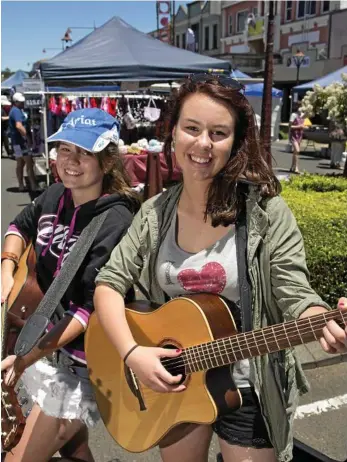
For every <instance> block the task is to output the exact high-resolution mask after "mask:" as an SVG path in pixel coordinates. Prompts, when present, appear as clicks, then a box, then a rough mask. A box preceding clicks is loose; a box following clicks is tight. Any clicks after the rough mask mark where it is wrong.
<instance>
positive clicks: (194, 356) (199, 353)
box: [161, 330, 311, 372]
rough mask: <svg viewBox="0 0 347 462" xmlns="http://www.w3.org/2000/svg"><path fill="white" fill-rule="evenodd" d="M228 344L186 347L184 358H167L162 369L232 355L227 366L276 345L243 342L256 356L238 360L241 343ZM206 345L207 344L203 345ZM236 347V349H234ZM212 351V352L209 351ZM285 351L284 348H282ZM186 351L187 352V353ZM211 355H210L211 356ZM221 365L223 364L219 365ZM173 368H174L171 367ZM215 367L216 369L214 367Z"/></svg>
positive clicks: (271, 342) (285, 338)
mask: <svg viewBox="0 0 347 462" xmlns="http://www.w3.org/2000/svg"><path fill="white" fill-rule="evenodd" d="M307 333H311V330H307V331H305V332H302V335H305V334H307ZM277 340H278V342H280V341H282V340H288V339H287V337H286V336H284V337H278V338H277ZM228 343H229V346H227V345H225V344H224V345H221V346H219V347H218V346H217V347H215V346H213V347H212V348H211V347H210V348H208V347H206V349H204V348H203V346H202V348H201V349H200V350H198V349H196V347H193V348H195V349H192V347H188V348H187V349H185V350H183V354H184V356H183V355H182V356H179V357H177V358H167V359H165V360H163V361H161V362H162V364H163V365H164V367H165V366H166V365H167V366H169V369H170V371H171V370H173V369H178V368H180V367H182V366H185V365H187V366H194V365H196V366H198V365H199V363H201V364H202V361H205V363H206V364H207V361H210V363H212V364H213V360H214V361H215V362H216V361H217V356H218V357H219V358H221V359H222V360H223V356H225V355H228V356H229V355H230V354H233V355H234V357H235V358H234V361H229V360H228V361H227V364H229V363H231V362H237V361H240V360H241V359H247V358H248V357H252V356H261V355H263V354H266V353H271V351H264V352H260V351H259V350H260V348H261V347H263V346H266V347H268V345H269V344H274V345H275V344H276V346H277V343H276V340H272V341H268V342H266V341H265V342H260V341H259V342H255V341H250V342H243V343H245V344H247V350H249V351H250V350H251V348H254V349H256V350H257V353H256V354H251V355H245V356H241V357H240V358H237V357H236V354H237V353H242V352H245V348H239V346H242V342H239V341H236V342H235V341H234V340H233V339H232V338H231V339H228ZM205 345H207V344H205ZM236 346H237V348H236ZM211 349H212V351H211ZM283 349H285V348H283ZM187 350H188V352H187ZM278 350H280V348H276V349H275V350H274V351H278ZM211 353H212V354H211ZM247 353H248V352H247ZM221 365H223V364H221ZM172 366H174V367H172ZM215 367H218V365H217V366H215ZM209 368H210V367H207V369H209ZM193 372H194V371H193Z"/></svg>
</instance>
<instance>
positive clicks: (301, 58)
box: [293, 50, 305, 85]
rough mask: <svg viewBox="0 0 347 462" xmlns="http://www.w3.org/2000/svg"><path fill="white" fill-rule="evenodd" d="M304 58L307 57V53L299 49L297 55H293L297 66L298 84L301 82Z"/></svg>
mask: <svg viewBox="0 0 347 462" xmlns="http://www.w3.org/2000/svg"><path fill="white" fill-rule="evenodd" d="M304 59H305V54H304V53H303V52H302V51H300V50H297V52H296V53H295V55H293V61H294V64H295V66H296V85H299V83H300V82H299V74H300V67H301V65H302V63H303V62H304Z"/></svg>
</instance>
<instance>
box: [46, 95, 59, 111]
mask: <svg viewBox="0 0 347 462" xmlns="http://www.w3.org/2000/svg"><path fill="white" fill-rule="evenodd" d="M48 108H49V110H50V111H51V112H53V114H58V113H59V106H58V105H57V102H56V100H55V96H51V97H50V99H49V103H48Z"/></svg>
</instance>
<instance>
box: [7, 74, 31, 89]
mask: <svg viewBox="0 0 347 462" xmlns="http://www.w3.org/2000/svg"><path fill="white" fill-rule="evenodd" d="M28 78H29V74H28V73H27V72H24V71H16V72H15V73H14V74H13V75H11V77H9V78H8V79H6V80H4V81H3V82H1V88H3V89H5V88H13V87H17V86H18V85H21V83H22V82H23V80H24V79H28Z"/></svg>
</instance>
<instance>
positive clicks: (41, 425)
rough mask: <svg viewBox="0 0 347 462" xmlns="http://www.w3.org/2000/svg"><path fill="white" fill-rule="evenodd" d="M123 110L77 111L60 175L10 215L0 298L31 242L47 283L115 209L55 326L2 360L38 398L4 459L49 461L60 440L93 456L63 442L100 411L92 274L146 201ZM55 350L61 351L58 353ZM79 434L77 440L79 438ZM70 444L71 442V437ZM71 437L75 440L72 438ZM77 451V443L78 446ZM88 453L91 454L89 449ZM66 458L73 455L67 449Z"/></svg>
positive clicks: (10, 375) (61, 145) (60, 149)
mask: <svg viewBox="0 0 347 462" xmlns="http://www.w3.org/2000/svg"><path fill="white" fill-rule="evenodd" d="M118 136H119V127H118V122H117V121H116V119H114V118H113V117H111V116H110V115H109V114H107V113H106V112H104V111H101V110H99V109H85V110H79V111H75V112H72V113H70V114H69V115H68V116H67V117H66V119H65V120H64V122H63V124H62V126H61V128H60V130H59V131H58V132H57V133H55V134H54V135H52V136H51V137H50V138H49V141H50V142H55V143H56V150H57V161H56V165H57V172H58V174H59V177H60V179H61V183H57V184H54V185H52V186H51V187H49V188H48V189H47V190H46V191H45V192H44V193H43V194H42V195H41V196H40V197H38V198H37V199H36V200H35V201H34V202H33V203H32V204H31V205H28V206H27V207H26V208H25V209H24V210H23V211H22V212H21V213H20V214H19V215H18V216H17V217H16V218H15V219H14V220H13V221H12V223H11V224H10V226H9V228H8V231H7V233H6V236H5V242H4V249H3V250H4V252H3V254H2V274H1V299H2V302H3V301H4V300H6V299H7V297H8V295H9V293H10V291H11V289H12V287H13V282H14V280H13V272H14V269H15V267H16V265H17V263H18V260H19V258H20V256H21V255H22V253H23V251H24V249H25V247H26V246H27V245H28V243H29V242H30V241H32V242H33V243H34V245H35V251H36V257H37V265H36V271H37V280H38V283H39V285H40V287H41V289H42V291H43V292H46V291H47V289H48V287H49V286H50V284H51V283H52V281H53V279H54V277H55V276H56V275H57V274H58V273H59V271H60V270H61V267H62V266H63V264H64V262H65V260H66V258H68V256H69V253H70V252H71V249H72V247H73V245H74V244H75V242H76V241H77V240H78V238H79V236H80V234H81V232H82V231H83V229H84V228H85V227H86V226H87V225H88V224H89V223H90V221H91V220H92V218H93V217H95V216H96V215H99V214H101V213H102V212H104V211H106V210H108V215H107V217H106V220H105V222H104V224H103V226H102V228H101V230H100V231H99V233H98V235H97V236H96V238H95V240H94V242H93V244H92V247H91V249H90V250H89V252H88V254H87V256H86V257H85V259H84V261H83V263H82V264H81V266H80V268H79V270H78V272H77V273H76V275H75V277H74V279H73V281H72V283H71V284H70V286H69V288H68V290H67V292H66V294H65V295H64V297H63V299H62V300H61V306H62V308H63V312H60V311H59V310H58V311H56V313H55V315H54V316H53V318H52V320H51V321H52V323H51V325H50V326H49V332H48V333H47V334H46V335H44V336H43V338H42V339H41V340H40V341H39V343H38V345H37V346H36V347H34V349H33V350H32V351H31V352H30V353H29V354H27V355H25V356H23V357H15V356H9V357H7V358H5V359H4V360H3V361H2V370H6V371H7V373H6V376H5V382H6V383H7V384H8V385H10V386H11V385H12V386H14V385H15V384H16V382H17V381H18V379H19V378H21V379H22V382H23V385H24V387H25V389H26V391H27V393H28V394H29V395H30V398H32V400H33V401H34V403H35V405H34V406H33V408H32V411H31V412H30V415H29V416H28V418H27V423H26V426H25V430H24V433H23V435H22V438H21V440H20V442H19V444H18V445H17V446H16V447H15V448H14V449H13V450H12V451H11V452H10V453H8V454H7V455H6V459H5V460H6V462H11V461H13V462H33V461H35V462H47V461H49V460H50V459H51V457H52V456H53V455H54V454H55V453H56V452H57V451H59V450H61V449H62V448H63V449H62V453H63V454H65V455H67V454H68V453H70V454H71V453H73V454H74V456H75V457H77V455H78V456H79V457H81V459H80V460H84V461H85V462H92V461H94V459H93V456H92V453H91V452H90V450H89V448H87V449H85V448H84V450H82V451H80V454H78V451H77V449H76V445H75V448H73V447H70V448H68V447H65V450H64V445H65V444H66V443H67V442H69V441H70V440H71V439H73V438H74V437H76V435H81V434H82V440H83V438H84V436H85V434H86V427H92V426H93V425H95V423H96V422H97V420H98V418H99V414H98V410H97V406H96V403H95V400H94V395H93V391H92V387H91V384H90V382H89V378H88V371H87V367H86V360H85V353H84V331H85V329H86V327H87V325H88V318H89V316H90V313H91V312H92V310H93V294H94V287H95V284H94V279H95V276H96V274H97V271H98V270H99V269H100V268H101V267H102V266H103V265H104V263H105V262H106V261H107V259H108V257H109V254H110V252H111V250H112V249H113V247H114V246H115V245H116V244H117V243H118V242H119V240H120V239H121V237H122V236H123V234H124V233H125V232H126V230H127V228H128V226H129V225H130V223H131V221H132V218H133V214H134V212H135V211H136V209H137V208H138V203H137V199H136V196H135V194H134V192H133V191H132V189H131V187H130V183H129V179H128V177H127V175H126V173H125V170H124V167H123V163H122V160H121V157H120V155H119V153H118V147H117V143H118ZM52 353H53V356H52ZM76 444H77V443H76ZM70 446H71V445H70ZM72 446H73V445H72ZM76 451H77V452H76ZM82 457H83V458H82ZM64 460H65V459H64Z"/></svg>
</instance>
